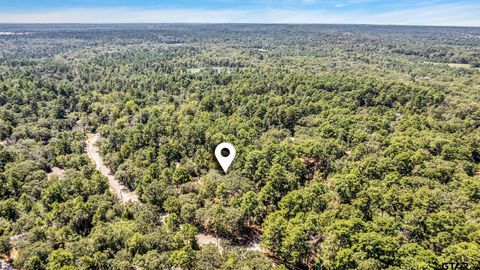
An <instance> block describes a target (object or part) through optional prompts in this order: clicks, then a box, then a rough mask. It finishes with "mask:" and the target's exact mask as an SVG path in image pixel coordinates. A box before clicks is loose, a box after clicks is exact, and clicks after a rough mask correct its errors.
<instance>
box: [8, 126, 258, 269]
mask: <svg viewBox="0 0 480 270" xmlns="http://www.w3.org/2000/svg"><path fill="white" fill-rule="evenodd" d="M100 138H101V136H100V134H99V133H95V134H90V135H89V136H88V139H87V140H86V141H85V144H86V151H87V154H88V157H89V158H90V159H91V160H93V162H95V165H96V167H97V170H98V171H99V172H100V173H101V174H102V175H104V176H105V177H107V179H108V185H109V187H110V189H111V190H112V191H113V192H114V193H115V194H116V195H117V196H118V197H119V198H120V200H121V201H122V202H124V203H128V202H130V201H131V202H137V203H140V204H141V202H140V200H139V199H138V196H137V194H135V192H133V191H130V190H129V189H128V188H127V187H126V186H124V185H122V184H121V183H120V182H118V181H117V180H116V179H115V177H114V176H113V175H112V172H111V171H110V169H109V168H108V167H107V166H106V165H105V163H104V162H103V159H102V156H101V155H100V149H99V147H98V145H97V142H98V141H99V139H100ZM163 218H164V217H163ZM221 240H222V239H221V238H219V237H215V236H213V235H208V234H203V233H199V234H197V242H198V244H199V245H200V246H205V245H209V244H214V245H216V246H217V247H219V248H221V247H220V241H221ZM245 248H246V249H247V250H251V251H259V252H261V248H260V242H254V243H251V244H250V245H248V246H245ZM0 270H3V269H0Z"/></svg>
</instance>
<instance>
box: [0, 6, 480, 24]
mask: <svg viewBox="0 0 480 270" xmlns="http://www.w3.org/2000/svg"><path fill="white" fill-rule="evenodd" d="M478 14H480V3H479V4H461V3H460V4H444V5H432V6H422V7H416V8H410V9H406V10H399V11H389V12H372V11H368V10H346V11H345V10H343V9H336V10H333V11H328V10H321V9H317V10H314V9H309V10H305V9H302V10H300V9H297V10H292V9H252V10H247V9H222V10H214V9H171V8H153V9H136V8H75V9H63V10H47V11H31V12H9V13H7V12H1V11H0V22H2V23H352V24H402V25H452V26H480V16H478Z"/></svg>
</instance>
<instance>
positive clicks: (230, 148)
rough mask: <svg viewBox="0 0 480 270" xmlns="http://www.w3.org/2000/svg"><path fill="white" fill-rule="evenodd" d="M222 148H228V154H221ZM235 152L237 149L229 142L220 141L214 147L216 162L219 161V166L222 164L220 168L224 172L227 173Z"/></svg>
mask: <svg viewBox="0 0 480 270" xmlns="http://www.w3.org/2000/svg"><path fill="white" fill-rule="evenodd" d="M223 149H228V151H230V154H228V156H226V157H224V156H222V150H223ZM235 154H237V151H236V150H235V148H234V147H233V145H232V144H230V143H221V144H219V145H218V146H217V148H215V156H216V157H217V160H218V163H220V166H222V169H223V171H224V172H225V173H227V170H228V168H229V167H230V165H232V161H233V159H234V158H235Z"/></svg>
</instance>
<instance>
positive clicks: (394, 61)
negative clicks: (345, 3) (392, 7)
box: [0, 25, 480, 270]
mask: <svg viewBox="0 0 480 270" xmlns="http://www.w3.org/2000/svg"><path fill="white" fill-rule="evenodd" d="M0 27H1V28H3V29H7V30H8V31H7V30H5V32H10V31H12V32H19V33H20V32H22V33H28V34H24V35H8V36H1V37H0V38H1V43H2V61H1V62H0V141H1V142H0V253H2V254H4V255H7V254H9V253H10V255H11V254H12V253H16V252H12V251H13V250H12V248H13V247H14V248H15V251H18V256H16V257H15V258H14V260H13V264H14V265H15V266H16V267H17V268H19V269H35V270H37V269H136V268H139V269H140V268H141V269H172V268H182V269H272V268H273V269H291V268H295V267H297V268H300V269H332V270H333V269H412V270H413V269H437V268H439V267H440V265H441V264H442V263H450V262H464V263H468V264H470V265H472V266H476V265H475V264H477V265H479V264H480V262H479V261H478V258H480V254H479V251H478V250H479V247H478V245H479V244H480V237H479V235H480V233H479V231H480V226H479V225H478V224H479V223H480V220H479V213H480V211H479V209H480V207H479V203H480V178H479V173H480V150H479V149H480V131H479V127H480V125H479V121H480V105H479V100H480V95H479V91H478V87H477V86H478V85H480V81H479V78H480V77H479V76H478V74H479V71H478V69H475V68H473V66H475V65H478V51H479V45H478V36H479V35H480V32H479V30H478V29H476V28H448V27H435V28H431V27H397V26H353V25H342V26H332V25H324V26H322V25H312V26H301V25H149V26H144V25H116V26H106V25H105V26H94V25H93V26H75V27H72V26H58V25H42V26H39V25H15V26H10V25H3V26H0ZM10 28H12V29H14V30H11V29H10ZM453 63H463V64H470V65H471V66H472V67H470V68H467V67H466V66H464V67H461V68H460V67H458V66H456V65H452V64H453ZM87 133H99V134H100V135H101V140H100V141H99V148H100V152H101V156H102V159H103V160H104V163H105V164H106V165H107V166H108V167H109V168H110V169H111V172H112V175H114V177H115V179H117V180H118V181H120V182H121V183H123V184H124V185H125V186H127V188H129V189H131V190H132V191H135V192H136V193H137V194H138V195H139V198H140V200H141V202H142V204H136V203H130V204H123V203H121V202H120V201H119V200H118V198H116V197H115V194H113V193H112V192H110V191H109V182H108V179H107V178H106V177H104V176H102V174H101V173H99V172H97V171H96V168H95V166H94V165H93V164H92V162H91V160H90V158H89V156H88V155H87V153H85V144H84V142H85V140H86V139H87V137H88V134H87ZM224 141H228V142H230V143H232V144H233V145H234V146H235V148H236V150H237V156H236V159H235V161H234V163H233V164H232V167H231V168H230V170H229V172H228V173H227V174H224V173H223V172H222V171H221V168H220V166H219V164H218V162H217V161H216V159H215V157H214V154H213V151H214V149H215V147H216V146H217V145H218V144H219V143H220V142H224ZM199 232H202V233H204V234H207V235H209V236H217V237H221V238H222V239H221V240H222V241H220V243H221V251H219V249H218V248H217V247H216V246H214V245H206V246H205V245H201V243H199V241H197V238H196V235H197V234H198V233H199ZM256 239H261V246H262V248H263V251H262V252H263V253H266V255H269V256H271V257H273V258H274V260H271V259H270V258H269V257H267V256H264V255H262V254H261V253H259V252H255V251H249V250H246V249H245V246H250V245H251V244H252V242H254V243H256ZM273 262H275V263H273Z"/></svg>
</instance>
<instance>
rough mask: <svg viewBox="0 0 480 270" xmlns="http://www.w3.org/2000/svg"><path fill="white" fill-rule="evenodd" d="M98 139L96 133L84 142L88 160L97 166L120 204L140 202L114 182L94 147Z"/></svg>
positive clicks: (126, 189) (135, 196)
mask: <svg viewBox="0 0 480 270" xmlns="http://www.w3.org/2000/svg"><path fill="white" fill-rule="evenodd" d="M99 139H100V134H99V133H96V134H94V135H93V136H89V138H88V139H87V140H86V141H85V143H86V145H87V154H88V157H90V159H92V160H93V161H94V162H95V165H96V166H97V170H98V171H99V172H100V173H101V174H103V175H104V176H105V177H107V179H108V185H109V186H110V189H111V190H112V191H113V192H114V193H115V194H116V195H117V196H118V197H119V198H120V200H122V202H124V203H127V202H130V201H132V202H140V201H139V200H138V196H137V194H135V193H134V192H132V191H130V190H129V189H128V188H127V187H126V186H124V185H122V184H121V183H120V182H118V181H116V180H115V177H114V176H113V175H112V172H111V171H110V169H109V168H108V167H107V166H105V164H104V163H103V159H102V157H101V156H100V149H99V148H98V146H97V145H96V144H97V142H98V140H99Z"/></svg>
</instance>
